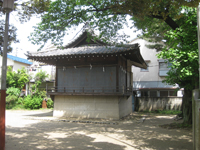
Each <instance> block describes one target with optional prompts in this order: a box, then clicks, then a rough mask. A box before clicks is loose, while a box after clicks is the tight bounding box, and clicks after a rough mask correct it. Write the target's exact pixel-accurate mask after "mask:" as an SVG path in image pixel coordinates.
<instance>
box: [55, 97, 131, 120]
mask: <svg viewBox="0 0 200 150" xmlns="http://www.w3.org/2000/svg"><path fill="white" fill-rule="evenodd" d="M131 112H132V96H130V97H129V98H128V97H127V96H74V95H73V96H63V95H55V97H54V112H53V116H54V117H75V118H78V117H80V118H104V119H116V120H117V119H119V118H121V117H123V116H126V115H128V114H130V113H131Z"/></svg>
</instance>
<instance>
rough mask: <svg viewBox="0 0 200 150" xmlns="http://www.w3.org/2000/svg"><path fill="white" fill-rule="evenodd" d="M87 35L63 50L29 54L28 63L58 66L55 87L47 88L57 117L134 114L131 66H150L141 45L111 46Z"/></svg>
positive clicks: (51, 49) (48, 50)
mask: <svg viewBox="0 0 200 150" xmlns="http://www.w3.org/2000/svg"><path fill="white" fill-rule="evenodd" d="M88 35H91V34H90V33H88V32H87V31H84V32H83V33H82V34H81V35H80V36H79V37H78V38H76V39H75V40H74V41H73V42H71V43H70V44H68V45H67V46H66V47H65V48H64V49H57V48H49V49H46V50H45V51H40V52H31V53H30V52H28V53H27V56H28V59H32V60H35V61H40V62H43V63H46V64H50V65H55V66H56V79H55V81H56V83H55V85H56V86H55V87H48V88H47V92H48V94H49V95H51V97H52V98H53V100H54V112H53V115H54V116H56V117H61V116H68V117H87V118H107V119H109V118H112V119H119V118H121V117H123V116H126V115H128V114H130V113H131V112H132V83H133V82H132V72H131V66H132V65H134V66H137V67H140V68H146V67H147V65H146V63H145V62H144V60H143V58H142V56H141V54H140V49H139V45H138V44H134V45H127V46H123V47H116V46H108V45H107V44H106V43H103V42H101V41H99V40H94V39H93V38H91V40H90V41H89V42H88V40H87V38H88Z"/></svg>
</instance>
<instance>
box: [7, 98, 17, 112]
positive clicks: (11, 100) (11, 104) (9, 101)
mask: <svg viewBox="0 0 200 150" xmlns="http://www.w3.org/2000/svg"><path fill="white" fill-rule="evenodd" d="M17 99H18V97H17V96H16V95H8V96H7V97H6V109H12V108H13V107H14V106H15V104H16V101H17Z"/></svg>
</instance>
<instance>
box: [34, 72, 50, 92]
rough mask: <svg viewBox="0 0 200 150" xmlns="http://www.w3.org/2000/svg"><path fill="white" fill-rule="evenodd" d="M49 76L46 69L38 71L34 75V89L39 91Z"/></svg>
mask: <svg viewBox="0 0 200 150" xmlns="http://www.w3.org/2000/svg"><path fill="white" fill-rule="evenodd" d="M47 77H49V75H48V74H46V72H45V71H40V72H38V73H37V74H36V75H35V77H34V80H35V84H34V85H33V86H32V90H35V91H36V92H38V91H39V89H38V88H39V86H40V85H41V84H42V83H43V82H45V79H46V78H47Z"/></svg>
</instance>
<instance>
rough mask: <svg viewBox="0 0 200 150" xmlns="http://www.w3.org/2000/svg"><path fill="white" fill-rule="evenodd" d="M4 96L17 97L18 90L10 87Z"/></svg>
mask: <svg viewBox="0 0 200 150" xmlns="http://www.w3.org/2000/svg"><path fill="white" fill-rule="evenodd" d="M6 94H9V95H15V96H19V95H20V89H19V88H14V87H10V88H8V89H7V90H6Z"/></svg>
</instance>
